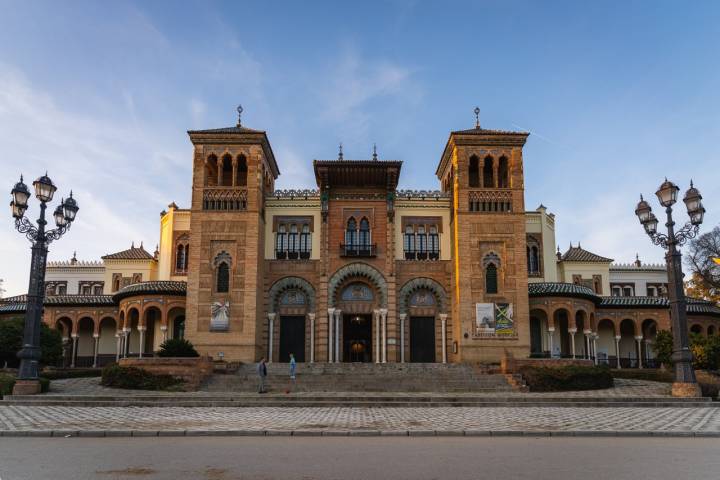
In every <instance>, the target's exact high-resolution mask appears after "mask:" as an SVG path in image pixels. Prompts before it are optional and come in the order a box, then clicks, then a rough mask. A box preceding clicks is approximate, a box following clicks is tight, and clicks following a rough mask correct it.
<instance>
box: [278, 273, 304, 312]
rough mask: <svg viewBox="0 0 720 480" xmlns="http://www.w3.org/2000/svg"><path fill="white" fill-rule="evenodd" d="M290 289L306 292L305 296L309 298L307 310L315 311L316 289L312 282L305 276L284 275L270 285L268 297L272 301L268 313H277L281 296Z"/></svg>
mask: <svg viewBox="0 0 720 480" xmlns="http://www.w3.org/2000/svg"><path fill="white" fill-rule="evenodd" d="M288 290H301V291H302V292H303V293H304V294H305V298H306V299H307V300H306V302H307V307H308V309H307V311H308V312H314V311H315V289H314V288H313V286H312V285H310V283H309V282H308V281H307V280H305V279H304V278H300V277H284V278H281V279H280V280H278V281H277V282H275V283H274V284H273V286H272V287H270V292H269V293H268V299H269V301H270V305H269V306H268V308H269V312H268V313H275V311H276V310H277V307H278V302H279V301H280V298H282V295H283V293H285V292H287V291H288Z"/></svg>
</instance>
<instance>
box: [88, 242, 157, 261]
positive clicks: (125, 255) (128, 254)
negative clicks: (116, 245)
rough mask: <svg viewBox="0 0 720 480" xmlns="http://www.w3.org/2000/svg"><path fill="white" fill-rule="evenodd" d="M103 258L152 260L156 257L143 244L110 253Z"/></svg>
mask: <svg viewBox="0 0 720 480" xmlns="http://www.w3.org/2000/svg"><path fill="white" fill-rule="evenodd" d="M101 258H102V259H103V260H152V259H153V258H155V257H153V256H152V255H150V253H148V251H147V250H145V249H144V248H143V246H142V245H140V246H139V247H136V246H135V245H133V246H132V247H130V248H128V249H127V250H123V251H122V252H117V253H110V254H108V255H105V256H104V257H101Z"/></svg>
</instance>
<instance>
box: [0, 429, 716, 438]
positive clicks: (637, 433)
mask: <svg viewBox="0 0 720 480" xmlns="http://www.w3.org/2000/svg"><path fill="white" fill-rule="evenodd" d="M277 436H282V437H658V438H680V437H685V438H720V431H717V432H713V431H705V432H693V431H645V430H617V431H616V430H567V431H552V430H0V437H44V438H48V437H54V438H69V437H83V438H99V437H277Z"/></svg>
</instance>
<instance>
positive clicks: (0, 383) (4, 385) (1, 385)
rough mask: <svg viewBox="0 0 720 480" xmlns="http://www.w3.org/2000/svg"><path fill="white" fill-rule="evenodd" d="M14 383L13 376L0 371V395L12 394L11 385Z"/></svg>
mask: <svg viewBox="0 0 720 480" xmlns="http://www.w3.org/2000/svg"><path fill="white" fill-rule="evenodd" d="M14 385H15V376H14V375H8V374H5V373H0V397H2V396H3V395H10V394H12V389H13V386H14Z"/></svg>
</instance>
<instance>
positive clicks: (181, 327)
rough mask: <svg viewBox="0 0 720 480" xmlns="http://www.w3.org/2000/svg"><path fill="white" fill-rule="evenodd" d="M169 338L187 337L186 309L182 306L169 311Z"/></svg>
mask: <svg viewBox="0 0 720 480" xmlns="http://www.w3.org/2000/svg"><path fill="white" fill-rule="evenodd" d="M167 316H168V329H169V330H170V331H169V332H168V334H167V337H168V338H178V339H182V338H185V309H184V308H181V307H175V308H171V309H170V311H169V312H168V315H167Z"/></svg>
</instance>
